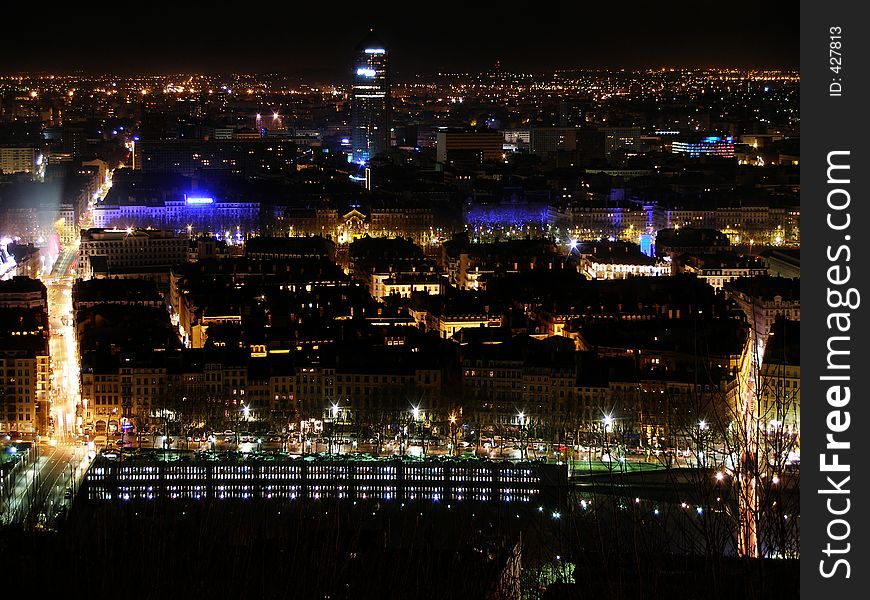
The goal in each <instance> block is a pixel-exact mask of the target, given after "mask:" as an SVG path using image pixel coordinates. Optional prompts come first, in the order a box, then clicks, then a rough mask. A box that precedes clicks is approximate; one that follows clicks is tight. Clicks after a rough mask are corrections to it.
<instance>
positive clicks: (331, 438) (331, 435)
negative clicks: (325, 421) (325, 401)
mask: <svg viewBox="0 0 870 600" xmlns="http://www.w3.org/2000/svg"><path fill="white" fill-rule="evenodd" d="M338 414H339V412H338V404H333V405H332V406H331V407H330V415H331V416H332V427H331V428H330V431H329V453H330V454H332V446H333V444H334V442H335V430H336V428H337V423H336V421H337V419H338ZM340 449H341V444H340V443H339V450H340Z"/></svg>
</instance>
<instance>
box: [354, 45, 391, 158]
mask: <svg viewBox="0 0 870 600" xmlns="http://www.w3.org/2000/svg"><path fill="white" fill-rule="evenodd" d="M388 66H389V55H388V53H387V50H386V48H385V46H384V44H383V43H382V42H380V41H379V40H378V39H377V37H376V36H375V35H374V34H373V33H370V34H369V35H368V36H367V37H366V38H365V39H364V40H363V41H362V42H361V43H360V45H359V46H357V47H356V50H355V51H354V57H353V71H352V76H353V88H352V90H351V102H352V104H351V146H352V160H353V162H355V163H357V164H360V165H363V164H367V163H368V161H369V160H370V159H371V158H372V157H373V156H375V155H377V154H381V153H384V152H386V151H387V149H388V148H389V146H390V78H389V69H388Z"/></svg>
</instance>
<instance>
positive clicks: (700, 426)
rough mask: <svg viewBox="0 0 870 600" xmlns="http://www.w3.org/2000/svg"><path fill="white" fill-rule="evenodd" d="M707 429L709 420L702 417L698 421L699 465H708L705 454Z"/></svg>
mask: <svg viewBox="0 0 870 600" xmlns="http://www.w3.org/2000/svg"><path fill="white" fill-rule="evenodd" d="M706 430H707V421H705V420H704V419H701V420H700V421H698V461H697V462H698V466H706V463H707V460H706V457H705V456H704V432H705V431H706Z"/></svg>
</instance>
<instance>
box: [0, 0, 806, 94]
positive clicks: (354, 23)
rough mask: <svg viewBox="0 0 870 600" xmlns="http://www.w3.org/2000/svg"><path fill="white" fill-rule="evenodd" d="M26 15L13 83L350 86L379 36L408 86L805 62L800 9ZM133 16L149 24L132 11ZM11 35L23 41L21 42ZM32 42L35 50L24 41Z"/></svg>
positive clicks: (147, 6) (597, 6) (267, 9)
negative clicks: (484, 77)
mask: <svg viewBox="0 0 870 600" xmlns="http://www.w3.org/2000/svg"><path fill="white" fill-rule="evenodd" d="M15 4H16V6H15V7H10V8H11V11H9V10H7V9H4V19H3V21H2V25H0V56H2V59H0V71H2V72H6V73H10V72H20V71H73V70H84V71H87V72H94V73H102V72H118V73H179V72H248V73H255V72H257V73H263V72H282V73H289V74H293V75H299V76H302V77H305V78H313V79H322V80H330V79H336V78H342V79H343V78H344V77H345V74H346V73H347V71H348V70H349V68H350V53H351V51H352V49H353V47H354V46H355V45H356V43H357V42H358V41H359V40H360V39H361V38H362V37H363V36H364V35H365V33H366V32H367V31H368V29H369V27H374V28H375V30H376V31H377V32H378V33H379V34H380V36H381V37H382V38H383V39H384V41H385V42H386V43H387V46H388V47H389V48H390V49H391V50H392V54H393V73H394V76H395V77H396V78H397V79H398V80H407V79H410V78H411V77H413V75H414V74H415V73H433V72H437V71H460V70H461V71H471V72H477V71H481V70H485V69H487V68H489V67H491V66H492V65H493V64H494V63H495V61H496V60H500V61H501V64H502V66H503V69H504V70H507V71H535V72H542V71H551V70H553V69H561V68H572V67H581V68H583V67H586V68H597V67H601V68H606V67H626V68H633V67H659V66H735V67H755V68H765V67H786V68H797V66H798V56H799V48H798V41H799V37H798V26H799V7H798V5H797V3H792V2H788V3H786V2H757V1H756V2H730V3H715V4H713V3H701V2H697V1H696V2H684V1H682V0H679V1H660V2H650V1H645V2H626V1H623V2H617V1H609V2H570V3H569V2H559V3H555V2H551V3H546V2H545V3H540V2H532V3H528V4H527V5H525V7H523V8H522V9H519V8H514V7H515V6H517V5H515V4H513V3H511V4H510V5H509V4H508V3H504V4H503V5H494V6H493V7H492V8H485V7H481V6H472V3H468V2H466V3H464V4H458V3H456V4H453V3H438V2H404V3H401V4H400V3H390V4H391V5H393V6H395V7H399V6H405V7H406V9H405V11H406V12H402V11H400V10H396V9H395V8H394V9H393V10H389V11H388V10H385V9H377V10H374V9H373V10H368V9H367V7H368V6H369V4H368V3H366V2H360V1H358V2H356V3H355V4H352V5H351V4H344V3H341V4H339V3H328V7H329V8H328V10H323V11H321V12H320V13H319V14H318V13H316V12H313V11H305V10H297V9H296V8H295V6H294V5H297V3H293V2H281V3H231V4H229V5H228V6H229V8H227V9H224V10H220V11H216V10H214V9H211V8H203V9H200V10H195V9H192V8H189V7H185V8H182V9H179V8H177V5H178V3H176V4H175V5H172V4H168V5H167V4H165V3H164V4H163V5H162V6H161V5H160V4H161V3H156V2H151V3H145V2H143V3H134V4H94V5H82V4H77V5H76V6H75V7H74V8H66V9H61V10H60V11H57V10H55V9H50V10H49V9H46V10H45V11H44V14H39V13H38V12H37V11H34V10H33V9H32V7H30V6H26V5H22V4H21V3H15ZM384 4H386V3H377V5H380V6H383V5H384ZM371 5H376V4H375V3H374V2H372V3H371ZM22 6H24V8H22ZM213 6H217V5H213ZM507 6H511V8H510V9H507V8H506V7H507ZM711 6H713V7H716V8H715V9H714V8H710V7H711ZM155 7H157V8H155ZM409 7H410V8H413V9H415V12H414V13H411V12H407V11H408V10H409ZM719 7H721V8H719ZM133 8H135V9H137V10H139V9H141V11H144V12H137V13H136V14H133V13H131V12H129V9H133ZM351 9H352V10H351ZM532 9H534V12H532ZM116 10H117V11H118V12H114V11H116ZM49 14H50V15H51V18H47V16H48V15H49ZM73 23H76V24H75V25H73ZM9 28H11V29H12V30H13V31H15V32H16V33H17V35H15V36H10V35H7V32H8V30H9ZM22 34H24V35H29V36H30V37H31V40H30V41H29V42H28V43H22V42H21V38H20V36H21V35H22Z"/></svg>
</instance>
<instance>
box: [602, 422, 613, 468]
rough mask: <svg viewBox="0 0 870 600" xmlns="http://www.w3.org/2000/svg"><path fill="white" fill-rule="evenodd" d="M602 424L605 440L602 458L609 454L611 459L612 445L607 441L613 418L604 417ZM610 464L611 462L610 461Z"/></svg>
mask: <svg viewBox="0 0 870 600" xmlns="http://www.w3.org/2000/svg"><path fill="white" fill-rule="evenodd" d="M601 421H602V423H604V440H603V442H602V444H601V456H602V458H603V457H604V454H605V453H606V454H607V458H608V459H609V458H610V445H609V444H608V440H607V428H608V427H611V426H612V425H613V417H612V416H611V415H604V418H603V419H601ZM608 462H609V461H608Z"/></svg>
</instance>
